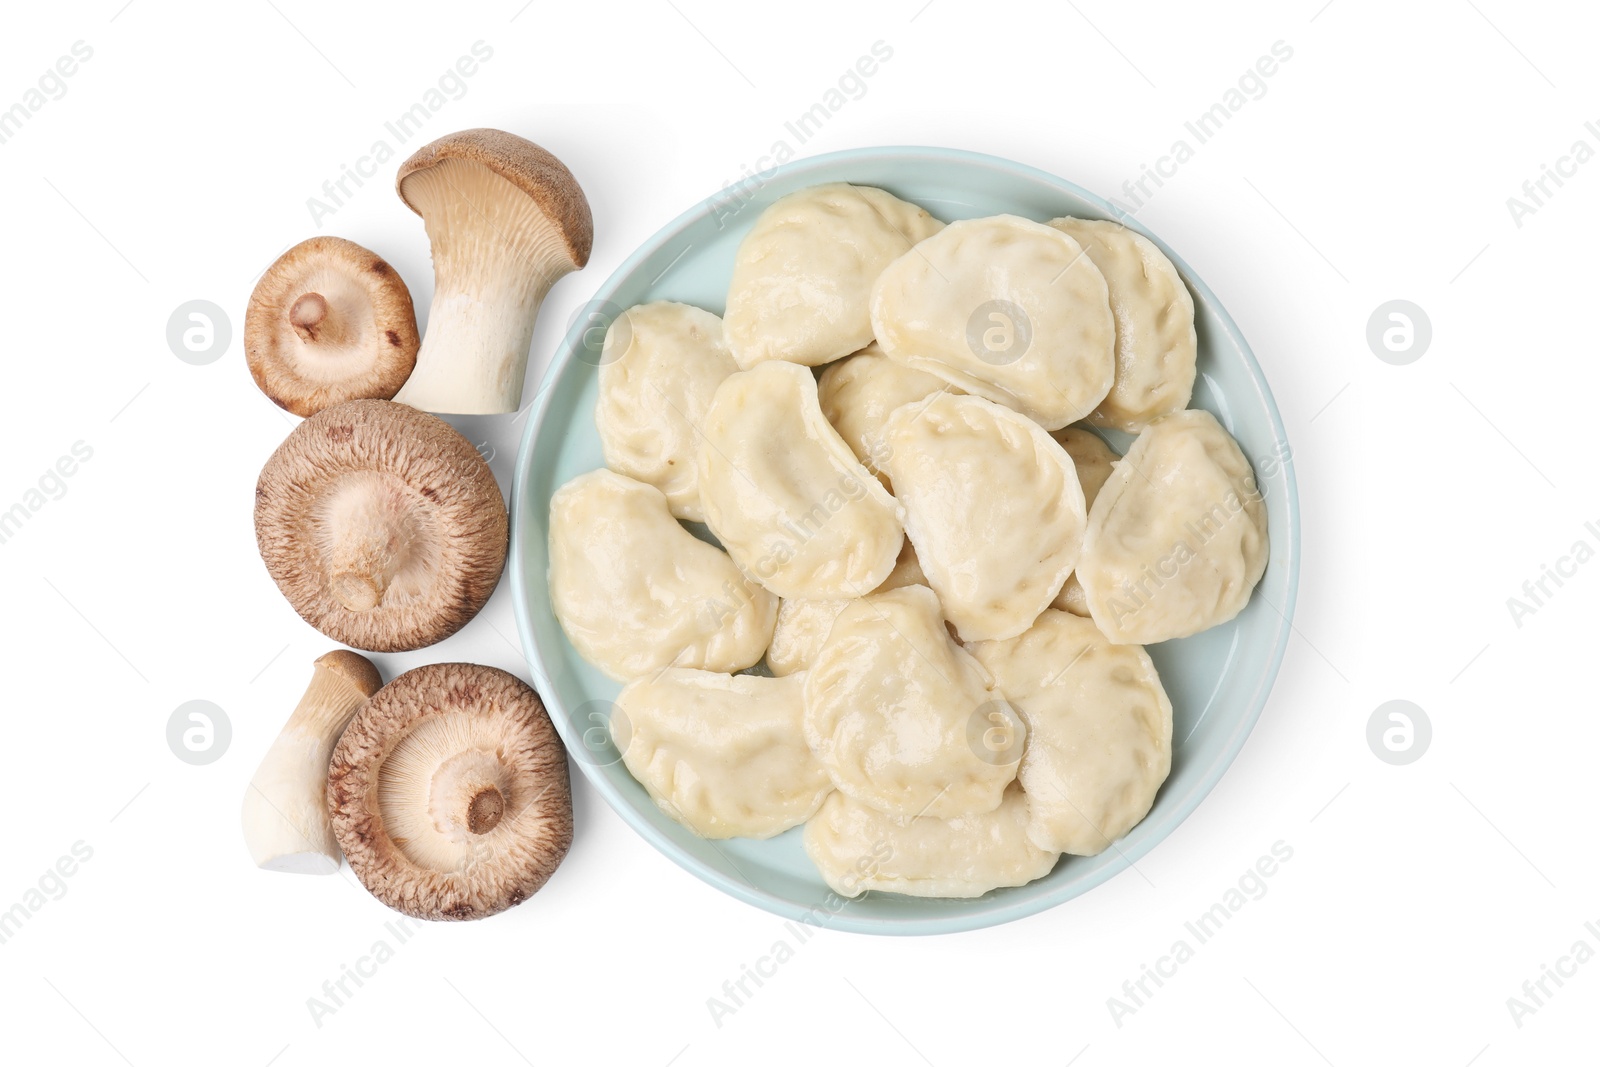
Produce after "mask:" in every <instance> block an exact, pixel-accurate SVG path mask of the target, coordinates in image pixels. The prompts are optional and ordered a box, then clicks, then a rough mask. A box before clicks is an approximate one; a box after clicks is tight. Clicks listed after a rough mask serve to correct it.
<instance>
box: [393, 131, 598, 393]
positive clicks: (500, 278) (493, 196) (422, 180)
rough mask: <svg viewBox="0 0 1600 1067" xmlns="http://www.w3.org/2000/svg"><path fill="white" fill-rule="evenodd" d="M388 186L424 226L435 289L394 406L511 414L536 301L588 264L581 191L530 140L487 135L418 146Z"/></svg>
mask: <svg viewBox="0 0 1600 1067" xmlns="http://www.w3.org/2000/svg"><path fill="white" fill-rule="evenodd" d="M396 188H397V190H398V191H399V193H400V199H402V200H404V201H405V202H406V206H407V207H409V208H411V210H412V211H415V212H416V213H417V214H418V215H421V216H422V220H423V222H424V223H425V224H426V225H427V228H428V241H429V242H430V244H431V245H432V247H433V273H434V290H433V305H432V307H431V308H430V309H429V311H428V333H427V336H426V337H424V338H423V341H422V350H421V352H419V353H418V355H417V367H416V370H414V371H413V372H412V374H411V377H410V379H408V380H407V381H406V384H405V386H404V387H403V388H401V390H400V392H399V393H397V394H395V399H396V400H398V401H399V402H400V403H402V404H410V405H412V406H413V407H418V408H421V409H423V410H424V411H439V412H448V413H452V414H459V415H493V414H498V413H503V412H508V411H515V410H517V408H518V407H519V406H521V404H522V379H523V375H524V372H525V371H526V370H527V367H528V346H529V345H530V344H531V343H532V341H533V324H534V320H535V319H537V318H538V316H539V305H540V304H541V303H542V302H543V301H544V297H545V294H546V293H547V292H549V291H550V287H551V286H552V285H554V284H555V283H556V280H557V279H559V278H560V277H561V276H562V275H564V274H567V273H569V272H571V271H574V270H578V269H580V268H581V267H583V265H584V264H585V263H588V262H589V247H590V245H591V244H592V242H593V240H594V220H593V218H592V217H591V215H590V214H589V201H588V200H587V199H586V198H585V197H584V195H583V189H582V188H581V187H580V186H579V185H578V180H577V179H576V178H574V177H573V176H572V172H571V171H570V170H568V169H567V168H566V165H565V164H563V163H562V162H561V161H560V160H559V159H557V158H556V157H555V156H553V155H551V154H550V153H549V152H547V151H545V150H544V149H543V148H540V147H539V146H538V145H536V144H534V143H533V142H532V141H525V140H523V139H522V138H521V137H516V136H513V135H512V134H509V133H503V132H501V131H500V130H486V129H477V130H463V131H462V132H460V133H452V134H450V135H449V136H446V137H441V138H439V140H437V141H434V142H433V143H432V144H430V145H426V146H424V147H423V148H421V149H419V150H418V151H417V153H416V154H415V155H413V156H412V157H411V158H410V159H408V160H406V161H405V162H404V163H403V164H401V165H400V173H399V175H398V177H397V179H396Z"/></svg>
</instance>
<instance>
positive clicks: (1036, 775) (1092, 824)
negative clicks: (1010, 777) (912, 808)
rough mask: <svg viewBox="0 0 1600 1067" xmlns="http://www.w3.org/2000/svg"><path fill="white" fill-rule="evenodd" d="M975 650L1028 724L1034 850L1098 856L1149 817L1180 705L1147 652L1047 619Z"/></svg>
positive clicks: (1168, 764) (1079, 623)
mask: <svg viewBox="0 0 1600 1067" xmlns="http://www.w3.org/2000/svg"><path fill="white" fill-rule="evenodd" d="M968 648H969V650H970V651H971V652H972V654H973V655H974V656H976V657H977V659H978V662H979V663H982V664H983V665H984V666H985V667H987V668H988V670H989V673H991V674H993V675H994V678H995V682H996V683H997V684H998V685H999V686H1000V689H1001V691H1002V692H1004V693H1005V694H1006V696H1007V697H1008V698H1009V699H1010V700H1011V701H1012V703H1013V704H1015V705H1016V707H1017V708H1018V710H1020V711H1021V712H1022V715H1023V717H1024V718H1025V719H1027V721H1028V750H1027V751H1026V752H1025V753H1023V756H1022V766H1021V767H1019V768H1018V770H1017V781H1018V782H1019V783H1021V785H1022V788H1023V790H1024V791H1025V792H1026V793H1027V794H1028V807H1029V815H1028V839H1029V840H1030V841H1032V842H1033V843H1034V844H1035V845H1037V846H1038V847H1039V848H1043V849H1048V850H1050V851H1054V852H1070V853H1072V854H1073V855H1075V856H1093V855H1095V854H1097V853H1099V852H1103V851H1104V850H1105V849H1106V848H1107V847H1108V846H1109V845H1110V844H1111V843H1112V842H1113V841H1115V840H1116V839H1117V838H1119V837H1121V836H1122V835H1123V834H1126V833H1127V832H1128V831H1129V830H1130V829H1132V828H1133V827H1134V826H1135V825H1136V824H1137V823H1138V822H1139V820H1140V819H1143V818H1144V817H1145V815H1146V814H1147V813H1148V812H1149V811H1150V805H1151V804H1152V803H1153V802H1154V801H1155V797H1156V791H1157V790H1158V789H1160V788H1161V783H1162V782H1164V781H1166V780H1167V772H1168V771H1169V770H1171V768H1172V704H1171V702H1170V701H1169V700H1168V699H1167V694H1166V690H1164V689H1163V688H1162V687H1161V679H1160V677H1158V676H1157V674H1156V668H1155V664H1153V663H1151V662H1150V657H1149V656H1148V655H1147V654H1146V653H1145V650H1144V649H1143V648H1142V647H1141V646H1139V645H1114V644H1112V643H1111V642H1110V641H1107V640H1106V638H1105V635H1103V634H1102V633H1101V632H1100V631H1099V629H1097V628H1096V627H1095V624H1094V623H1093V622H1092V621H1091V620H1089V619H1081V618H1079V617H1078V616H1076V615H1069V614H1067V613H1066V612H1064V611H1047V612H1045V613H1044V614H1043V615H1041V616H1039V621H1038V622H1036V623H1034V624H1033V628H1032V629H1030V630H1029V631H1028V632H1027V633H1025V634H1023V635H1022V636H1021V637H1013V638H1012V639H1011V640H1009V641H980V642H977V643H976V644H973V645H970V646H968Z"/></svg>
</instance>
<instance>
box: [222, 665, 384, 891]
mask: <svg viewBox="0 0 1600 1067" xmlns="http://www.w3.org/2000/svg"><path fill="white" fill-rule="evenodd" d="M381 685H383V679H382V678H381V677H379V675H378V668H376V667H374V666H373V665H372V661H371V660H369V659H367V658H366V657H365V656H360V655H357V654H356V653H354V652H350V651H348V650H347V649H343V648H340V649H336V650H334V651H332V652H329V653H327V654H326V655H323V656H320V657H318V658H317V662H316V664H315V667H314V669H313V671H312V674H311V684H310V685H309V686H307V687H306V691H305V695H304V696H302V697H301V698H300V703H299V704H298V705H296V706H295V709H294V713H293V714H292V715H290V716H289V721H288V723H287V724H286V725H285V726H284V728H283V732H282V733H280V734H279V735H278V738H277V740H275V741H274V742H272V747H271V748H269V749H268V750H267V754H266V757H265V758H263V759H262V761H261V766H260V767H258V768H257V769H256V773H255V777H253V778H251V779H250V787H249V788H248V789H247V790H245V794H244V806H243V809H242V812H241V822H242V823H243V825H244V840H245V844H246V846H248V847H249V849H250V857H251V858H252V859H254V860H255V861H256V866H257V867H260V868H261V869H262V870H266V871H288V872H291V873H294V874H333V873H334V872H335V871H337V870H338V869H339V844H338V842H336V841H335V840H334V839H333V828H332V827H331V826H329V825H328V803H327V799H326V795H327V791H328V760H329V758H330V757H331V756H332V755H333V746H334V744H336V743H337V742H338V740H339V735H340V734H342V733H344V728H345V727H346V726H348V725H349V723H350V720H351V718H353V717H354V716H355V713H356V710H357V709H358V708H360V707H361V705H362V704H364V703H366V701H367V698H368V697H370V696H371V695H372V694H373V693H375V692H377V691H378V688H379V687H380V686H381Z"/></svg>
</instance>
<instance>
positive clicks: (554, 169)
mask: <svg viewBox="0 0 1600 1067" xmlns="http://www.w3.org/2000/svg"><path fill="white" fill-rule="evenodd" d="M446 159H461V160H467V161H469V162H472V163H477V164H480V165H482V166H484V167H487V168H488V169H489V170H491V171H493V172H494V173H496V174H498V175H500V176H501V177H502V178H505V179H506V180H507V181H509V182H510V183H511V184H512V185H514V186H516V187H517V188H518V189H521V190H522V191H523V192H524V193H526V194H528V196H529V197H530V198H532V200H533V202H534V203H535V204H537V205H538V206H539V210H541V211H543V212H544V214H545V215H546V216H547V217H548V218H549V219H550V220H551V221H552V222H554V223H555V224H556V226H557V227H558V228H559V229H560V230H561V234H562V237H563V239H564V241H565V243H566V247H567V251H568V253H570V254H571V256H572V265H573V267H574V268H575V269H577V268H582V267H583V266H584V265H585V264H586V263H588V262H589V250H590V247H591V246H592V245H593V244H594V216H593V215H591V214H590V212H589V198H588V197H586V196H584V195H583V187H582V186H580V185H579V184H578V179H576V178H574V177H573V176H572V171H570V170H568V169H567V165H566V164H565V163H563V162H561V160H559V159H557V158H556V157H555V156H553V155H551V154H550V153H549V152H547V151H545V150H544V149H543V148H540V147H539V146H538V145H536V144H534V143H533V142H532V141H528V140H524V139H523V138H521V137H518V136H516V135H515V134H511V133H506V132H505V131H504V130H493V129H487V128H483V127H480V128H478V129H474V130H462V131H460V132H459V133H452V134H447V135H445V136H444V137H441V138H439V139H438V140H437V141H434V142H432V143H431V144H426V145H423V146H422V147H421V148H419V149H417V151H416V153H415V154H413V155H412V156H411V158H410V159H407V160H406V161H405V162H404V163H402V164H400V172H399V173H398V174H397V175H396V176H395V191H396V192H398V193H399V194H400V199H401V200H404V201H405V202H406V206H407V207H409V208H410V209H411V210H412V211H415V212H416V213H417V214H418V215H421V214H422V211H421V209H419V208H418V207H417V205H416V204H413V203H412V202H411V199H410V198H409V197H407V196H406V177H407V176H408V175H410V174H412V173H414V172H416V171H419V170H424V169H426V168H428V167H431V166H433V165H434V164H436V163H439V162H442V161H444V160H446Z"/></svg>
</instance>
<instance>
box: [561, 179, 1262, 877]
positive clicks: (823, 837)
mask: <svg viewBox="0 0 1600 1067" xmlns="http://www.w3.org/2000/svg"><path fill="white" fill-rule="evenodd" d="M726 308H727V313H726V316H725V317H723V318H719V317H717V316H716V315H714V314H712V313H710V312H708V311H705V310H703V309H701V308H697V307H690V306H688V305H685V304H680V303H671V302H664V301H663V302H655V303H649V304H642V305H639V306H637V307H633V308H631V309H629V310H628V311H626V312H624V313H623V314H622V315H620V316H619V317H618V318H617V320H616V321H615V322H614V323H612V325H611V328H610V330H609V332H608V334H607V337H606V347H605V349H604V352H603V355H602V358H601V366H600V371H599V400H598V403H597V406H596V410H595V422H596V425H597V427H598V430H599V434H600V439H601V442H602V445H603V448H604V452H605V459H606V468H605V469H601V470H596V471H591V472H589V473H587V474H583V475H580V476H579V477H577V478H574V479H573V480H572V481H570V482H568V483H567V484H565V485H564V486H562V487H561V488H560V489H559V490H557V492H556V493H555V495H554V497H553V498H552V500H551V503H550V573H549V582H550V598H551V603H552V605H553V607H554V610H555V613H556V616H557V618H558V619H559V620H560V622H561V625H562V627H563V628H564V629H565V631H566V634H567V636H568V638H569V639H570V640H571V642H572V644H573V646H574V647H575V648H576V649H577V650H578V652H579V653H580V654H582V655H583V656H584V658H585V659H587V660H588V661H589V662H590V663H592V664H593V665H594V666H596V667H597V668H599V669H600V670H601V671H603V672H604V673H605V674H607V675H608V676H610V677H612V678H614V679H616V680H618V681H620V682H622V683H624V688H623V689H622V691H621V694H620V695H619V696H618V697H617V698H616V703H615V707H614V711H613V713H612V715H611V719H610V730H611V734H612V738H613V740H614V741H615V743H616V745H617V748H618V750H619V751H620V752H621V753H622V759H623V761H624V763H625V764H626V766H627V768H628V770H629V771H630V772H631V773H632V774H633V776H634V777H635V778H637V779H638V780H639V782H640V783H642V784H643V785H644V787H645V789H646V790H648V792H649V794H650V796H651V797H652V798H653V799H654V800H655V801H656V803H657V804H658V805H660V807H661V809H662V810H663V811H665V812H666V813H667V814H668V815H670V816H671V817H672V818H674V819H676V820H678V821H679V822H681V823H682V824H683V825H685V826H687V827H689V828H690V829H692V830H694V831H695V832H696V833H698V834H700V835H702V836H704V837H708V838H730V837H750V838H768V837H772V836H773V835H776V834H779V833H782V832H783V831H785V830H788V829H790V828H791V827H794V826H798V825H800V824H802V823H803V824H805V830H804V840H805V847H806V851H807V854H808V855H810V857H811V858H812V860H813V861H814V862H815V863H816V865H817V868H818V870H819V871H820V872H821V875H822V877H823V879H824V880H825V881H826V882H827V884H828V885H829V886H830V887H831V888H832V889H833V890H834V891H835V892H836V893H838V894H840V895H842V896H844V897H854V896H856V895H858V894H860V893H863V892H866V891H869V890H876V891H882V892H891V893H903V894H910V895H915V896H929V897H973V896H979V895H981V894H983V893H986V892H988V891H989V890H991V889H995V888H997V887H1001V886H1016V885H1022V884H1024V883H1027V882H1029V881H1032V880H1033V879H1036V878H1040V877H1042V876H1044V875H1045V874H1047V873H1049V872H1050V870H1051V869H1052V868H1053V867H1054V865H1055V863H1056V861H1057V860H1058V859H1059V858H1060V855H1061V854H1062V853H1069V854H1072V855H1079V856H1090V855H1094V854H1096V853H1099V852H1101V851H1102V850H1104V849H1105V848H1107V847H1109V846H1110V845H1111V844H1112V843H1113V842H1114V841H1115V840H1116V839H1117V838H1119V837H1121V836H1122V835H1124V834H1126V833H1127V832H1128V830H1130V829H1131V828H1132V827H1133V826H1134V825H1135V824H1137V823H1138V822H1139V820H1141V819H1143V818H1144V816H1145V815H1146V813H1147V812H1148V811H1149V810H1150V807H1151V804H1152V803H1153V802H1154V800H1155V796H1156V791H1157V790H1158V789H1159V788H1160V786H1161V784H1162V782H1163V781H1164V780H1165V779H1166V777H1167V773H1168V771H1169V770H1170V768H1171V762H1172V704H1171V702H1170V701H1169V700H1168V698H1167V694H1166V692H1165V691H1164V689H1163V688H1162V684H1161V679H1160V677H1159V676H1158V675H1157V673H1156V669H1155V666H1154V665H1153V664H1152V662H1151V660H1150V657H1149V655H1148V654H1146V652H1145V649H1144V647H1143V646H1144V645H1146V644H1151V643H1155V642H1159V641H1167V640H1171V639H1174V638H1180V637H1185V636H1188V635H1190V634H1194V633H1198V632H1199V631H1201V630H1204V629H1207V628H1209V627H1212V626H1216V625H1218V624H1220V623H1224V622H1227V621H1228V620H1229V619H1232V618H1233V617H1234V616H1235V615H1237V614H1238V613H1239V611H1240V610H1241V609H1243V607H1244V606H1245V604H1246V603H1247V602H1248V600H1249V598H1250V595H1251V592H1252V590H1253V589H1254V587H1255V585H1256V583H1257V582H1258V581H1259V580H1260V578H1261V575H1262V573H1263V571H1264V569H1265V567H1266V559H1267V529H1266V511H1265V508H1264V506H1263V502H1262V499H1261V495H1260V493H1259V491H1258V490H1257V488H1256V485H1255V479H1254V474H1253V472H1252V470H1251V467H1250V464H1249V462H1248V461H1247V460H1246V458H1245V456H1244V454H1243V453H1242V452H1241V451H1240V449H1239V446H1238V444H1237V443H1236V442H1235V441H1234V440H1233V438H1232V437H1230V436H1229V435H1228V433H1227V431H1226V430H1224V429H1223V428H1222V426H1221V425H1220V424H1219V423H1218V422H1217V420H1216V419H1215V418H1213V417H1212V416H1211V415H1210V414H1209V413H1207V412H1205V411H1202V410H1192V409H1189V408H1188V404H1189V400H1190V393H1191V390H1192V388H1193V385H1194V379H1195V355H1196V347H1195V329H1194V304H1193V301H1192V299H1191V298H1190V295H1189V292H1188V290H1187V289H1186V288H1185V286H1184V283H1183V281H1182V279H1181V278H1180V277H1179V275H1178V273H1177V271H1176V270H1175V269H1174V268H1173V265H1172V263H1171V262H1170V261H1169V260H1168V259H1167V258H1166V257H1165V256H1164V255H1162V253H1161V252H1160V250H1159V249H1157V248H1156V247H1155V246H1154V245H1153V244H1152V243H1151V242H1149V241H1148V240H1146V239H1145V238H1144V237H1142V236H1141V235H1139V234H1137V233H1134V232H1133V231H1131V230H1128V229H1127V228H1125V227H1123V226H1120V225H1117V224H1115V223H1111V222H1104V221H1097V220H1089V219H1076V218H1060V219H1055V220H1053V221H1051V222H1049V223H1048V224H1044V223H1040V222H1035V221H1031V220H1028V219H1024V218H1019V217H1017V216H1014V215H998V216H994V217H990V218H979V219H969V220H963V221H959V222H953V223H950V224H949V225H945V224H944V223H942V222H940V221H939V220H937V219H935V218H934V217H933V216H931V215H930V214H929V213H928V212H927V211H925V210H923V209H922V208H920V207H918V206H917V205H915V204H912V203H908V202H906V201H904V200H900V199H898V198H896V197H894V196H892V195H890V194H889V193H887V192H885V191H883V190H881V189H875V188H871V187H867V186H856V185H848V184H842V183H839V184H830V185H821V186H816V187H814V188H810V189H805V190H802V191H800V192H797V193H793V194H791V195H788V196H785V197H783V198H782V199H780V200H778V201H777V202H775V203H774V204H772V205H771V206H770V207H769V208H767V209H766V211H764V212H763V213H762V214H761V216H760V217H759V218H758V219H757V220H756V221H755V223H754V224H753V226H752V228H751V229H750V231H749V233H748V234H747V235H746V237H745V238H744V240H743V242H742V244H741V245H740V247H739V250H738V253H737V259H736V261H735V264H734V269H733V277H732V283H731V286H730V289H729V292H728V297H727V304H726ZM1097 430H1099V431H1105V430H1111V431H1119V432H1122V433H1127V434H1134V435H1136V437H1134V439H1133V442H1132V445H1131V447H1130V448H1129V449H1128V451H1127V454H1126V455H1123V456H1121V457H1120V458H1119V457H1118V456H1117V455H1116V453H1115V452H1113V451H1112V450H1111V448H1110V447H1109V446H1108V445H1107V443H1106V441H1105V439H1104V438H1103V437H1102V436H1101V434H1100V433H1098V432H1096V431H1097ZM684 523H696V524H704V527H705V528H707V529H708V530H709V533H710V534H711V535H713V536H714V537H715V540H716V542H717V543H715V544H714V543H712V542H711V541H710V540H709V539H702V538H701V537H698V536H696V534H695V533H692V532H691V531H690V530H689V529H688V528H687V527H686V526H685V525H684ZM719 545H720V547H718V546H719ZM763 664H764V669H763V667H762V665H763Z"/></svg>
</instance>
